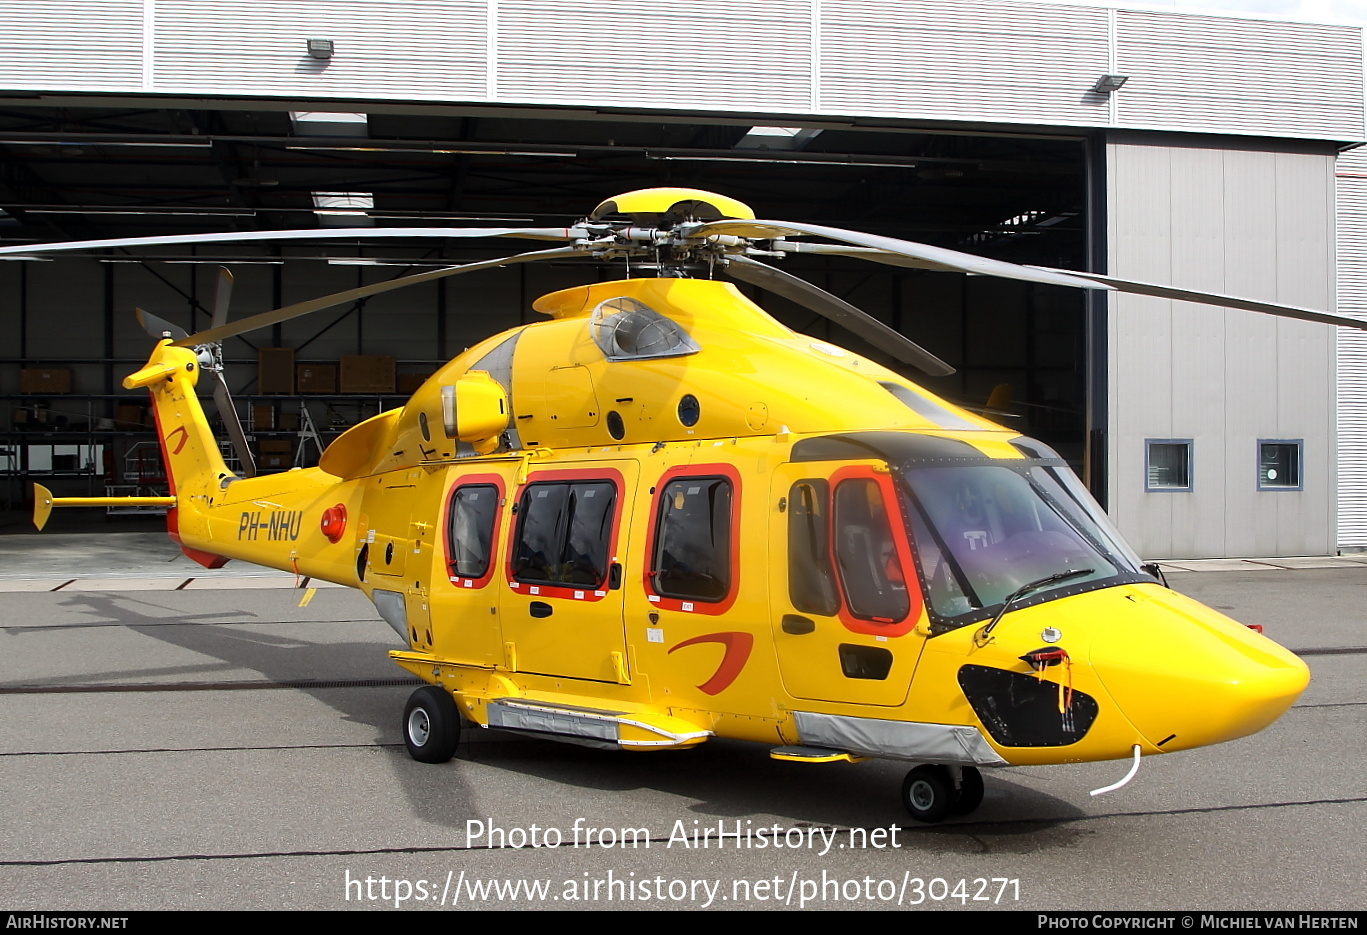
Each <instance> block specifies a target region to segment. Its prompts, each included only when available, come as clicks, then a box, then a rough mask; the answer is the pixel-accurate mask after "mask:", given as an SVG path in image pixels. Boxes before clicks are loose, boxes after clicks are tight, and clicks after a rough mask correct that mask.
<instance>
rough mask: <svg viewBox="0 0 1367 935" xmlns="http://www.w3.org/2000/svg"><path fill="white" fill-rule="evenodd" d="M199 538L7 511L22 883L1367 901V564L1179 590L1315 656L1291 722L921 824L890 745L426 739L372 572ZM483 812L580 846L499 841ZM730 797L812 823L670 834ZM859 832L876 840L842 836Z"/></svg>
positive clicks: (15, 804) (2, 776)
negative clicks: (404, 722) (585, 842)
mask: <svg viewBox="0 0 1367 935" xmlns="http://www.w3.org/2000/svg"><path fill="white" fill-rule="evenodd" d="M110 543H113V545H111V544H110ZM179 562H180V560H179V559H178V558H177V556H176V554H175V552H174V549H173V548H171V547H170V544H169V543H168V542H167V541H166V540H165V538H164V536H160V535H149V534H116V535H113V536H105V537H89V536H81V535H67V536H61V535H59V536H55V537H41V538H40V537H34V536H17V535H16V536H5V537H2V538H0V569H3V571H2V572H0V574H3V577H0V590H4V591H6V592H7V593H3V594H0V607H3V608H4V610H5V613H4V614H3V615H0V641H3V644H4V646H5V650H6V651H5V652H4V653H3V654H0V795H3V797H4V801H5V803H6V815H7V820H6V821H5V822H3V823H0V891H3V892H4V893H5V894H6V895H7V897H8V904H9V906H10V907H11V908H12V909H48V910H55V909H78V908H90V909H104V910H117V909H163V908H165V909H172V908H181V909H199V908H257V909H272V908H317V909H337V908H381V907H383V906H385V905H390V906H392V905H395V904H396V902H397V903H398V904H400V905H403V906H406V907H413V908H419V907H422V908H436V907H439V906H441V905H445V906H450V907H455V906H460V907H469V908H475V907H480V906H490V907H504V908H522V907H555V908H586V909H592V908H598V909H601V908H627V907H642V908H646V907H665V906H678V907H681V908H682V907H688V908H693V907H704V906H729V907H742V906H744V907H754V908H772V907H777V906H791V907H798V906H801V905H802V904H803V903H804V902H805V903H806V906H807V907H808V908H816V907H820V908H835V907H848V906H854V907H861V906H862V907H891V906H896V905H899V903H900V905H902V906H910V905H912V904H914V903H915V902H917V900H918V896H917V894H918V892H920V893H922V894H923V895H921V896H920V897H919V899H920V901H921V902H922V903H923V904H925V905H930V906H935V907H944V908H963V907H967V908H975V907H977V908H983V907H986V908H990V907H993V906H997V907H1001V908H1018V909H1118V908H1151V909H1170V910H1173V909H1343V910H1354V909H1360V907H1361V893H1362V891H1363V887H1364V885H1365V884H1367V869H1364V863H1363V861H1362V860H1361V858H1360V857H1358V858H1354V857H1352V856H1351V855H1352V854H1354V853H1359V851H1360V845H1361V841H1362V840H1363V838H1364V835H1365V834H1367V794H1364V790H1363V785H1362V780H1361V777H1362V775H1363V774H1364V772H1365V771H1367V752H1365V751H1367V721H1364V719H1363V717H1362V712H1363V710H1364V706H1367V678H1364V675H1365V674H1367V673H1364V666H1363V660H1364V656H1365V655H1367V633H1364V629H1363V623H1362V620H1361V615H1360V608H1361V599H1360V595H1361V593H1362V591H1363V589H1364V588H1365V587H1367V566H1364V565H1363V564H1362V563H1358V562H1354V561H1350V560H1338V561H1334V562H1333V564H1334V565H1335V566H1336V567H1290V568H1286V567H1274V566H1273V565H1270V564H1255V563H1246V564H1245V565H1243V566H1236V565H1232V564H1230V563H1225V564H1224V565H1218V566H1217V565H1204V566H1201V565H1196V566H1195V567H1209V568H1212V569H1216V568H1218V569H1221V570H1220V571H1218V572H1217V571H1212V572H1210V573H1202V572H1201V571H1178V570H1177V569H1174V571H1175V572H1176V573H1175V574H1174V575H1173V576H1172V578H1171V579H1170V580H1171V583H1172V584H1173V586H1174V587H1176V588H1177V589H1178V590H1181V591H1184V592H1186V593H1189V594H1192V595H1193V596H1195V597H1197V598H1199V599H1201V600H1204V601H1206V602H1207V603H1209V604H1212V605H1213V606H1216V607H1218V608H1220V609H1222V610H1225V611H1226V612H1228V613H1230V614H1231V615H1233V616H1235V617H1236V618H1238V619H1240V620H1242V621H1244V622H1247V623H1261V624H1263V625H1264V626H1265V627H1266V628H1267V633H1268V635H1270V636H1272V637H1273V638H1275V639H1278V640H1279V641H1281V642H1283V643H1285V644H1286V645H1288V646H1290V647H1292V648H1293V649H1296V650H1297V651H1298V652H1300V653H1301V654H1302V655H1303V656H1305V657H1306V658H1307V661H1308V662H1309V663H1310V665H1311V668H1312V670H1313V672H1314V681H1313V682H1312V684H1311V686H1310V688H1309V690H1308V691H1307V692H1306V694H1305V696H1304V697H1302V699H1301V700H1300V702H1299V703H1298V704H1297V705H1296V706H1295V707H1294V708H1293V709H1292V710H1291V711H1290V712H1289V713H1288V714H1287V715H1286V716H1285V717H1284V718H1282V719H1281V720H1280V721H1279V722H1278V723H1277V724H1275V725H1273V727H1272V728H1270V729H1268V730H1267V731H1264V732H1263V733H1261V734H1258V735H1256V736H1253V737H1249V738H1245V739H1243V740H1240V741H1236V742H1233V743H1230V744H1225V745H1222V746H1219V747H1214V748H1208V749H1203V750H1197V751H1191V752H1187V753H1183V754H1181V755H1180V756H1173V757H1160V758H1156V759H1153V760H1145V761H1144V764H1143V767H1142V768H1141V770H1140V772H1139V775H1138V776H1137V778H1136V779H1135V780H1134V782H1132V783H1131V784H1130V785H1129V786H1127V787H1126V788H1124V789H1122V790H1120V791H1118V792H1115V793H1112V794H1109V795H1105V796H1101V797H1098V798H1090V797H1089V796H1088V794H1087V792H1088V790H1090V789H1093V788H1096V787H1098V786H1101V785H1105V784H1107V783H1110V782H1112V781H1114V780H1116V779H1118V778H1119V777H1120V776H1121V775H1122V774H1123V772H1124V765H1123V764H1120V763H1101V764H1085V765H1077V766H1067V767H1049V768H1039V769H1035V768H1030V769H1013V770H1003V771H996V772H990V773H989V774H988V776H987V794H986V799H985V802H984V804H983V807H982V808H981V809H980V810H979V811H978V812H977V813H975V814H974V815H973V816H972V818H971V819H970V820H956V821H951V822H947V823H946V824H943V825H940V826H934V827H927V826H917V825H912V824H910V823H909V822H907V821H906V818H905V814H904V813H903V811H902V808H901V806H900V804H899V802H898V795H897V790H898V788H899V782H900V779H901V776H902V773H903V769H902V768H900V767H898V766H897V765H896V764H893V763H888V762H868V763H864V764H861V765H859V766H849V765H843V766H842V765H830V766H815V767H801V766H796V765H793V764H783V763H778V762H775V761H771V760H769V759H768V758H767V757H766V756H765V755H764V751H763V749H761V748H759V747H755V746H753V745H746V744H738V743H729V742H713V743H708V744H705V745H703V746H702V747H700V748H698V749H697V750H694V751H691V752H687V753H675V754H658V755H654V756H650V755H641V756H633V755H630V754H616V753H603V752H599V751H593V750H587V749H581V748H577V747H571V746H562V745H557V744H552V743H547V742H537V741H524V740H521V739H513V738H509V737H507V736H500V735H498V734H496V733H492V732H490V733H486V732H482V731H481V732H477V736H475V737H474V738H472V742H470V743H468V744H466V745H464V746H463V747H462V749H461V751H460V753H458V755H457V757H456V759H455V760H453V761H452V762H450V763H448V764H445V765H442V766H424V765H422V764H419V763H415V762H413V761H412V760H410V759H409V758H408V756H407V754H406V752H405V751H404V749H403V744H402V742H401V738H400V734H399V720H400V717H399V714H400V712H401V710H402V707H403V703H404V700H405V698H406V696H407V694H408V692H409V688H408V687H407V682H406V679H405V678H404V677H403V674H402V673H401V672H399V671H398V670H396V669H394V668H393V667H392V666H391V665H390V664H389V662H388V661H387V660H386V658H385V652H386V650H388V649H389V648H391V647H392V646H393V643H394V641H393V637H392V634H391V632H390V631H389V629H388V627H387V626H386V625H385V624H383V623H382V622H380V621H379V620H378V619H377V617H376V615H375V614H374V611H373V608H372V607H371V606H370V604H369V603H368V602H366V601H365V600H364V598H362V597H361V596H360V595H359V594H357V593H356V592H353V591H350V590H347V589H342V588H330V589H326V590H320V591H318V592H317V593H316V594H315V595H314V596H313V599H312V600H311V601H310V602H309V603H308V604H307V606H304V607H300V606H299V603H300V597H299V594H298V593H296V592H294V591H291V590H287V589H288V588H290V587H291V586H292V585H293V584H294V581H293V579H292V577H291V576H282V575H280V574H278V573H269V574H266V573H264V572H263V571H262V570H253V569H252V568H251V567H250V566H245V567H243V566H239V567H237V568H236V569H234V566H233V565H229V566H228V568H226V569H224V570H222V571H221V572H216V573H207V572H204V571H203V570H202V569H198V568H197V566H193V565H189V564H188V563H186V564H185V566H184V567H182V566H181V565H180V564H179ZM1320 563H1321V564H1324V563H1325V562H1324V561H1321V562H1320ZM1193 564H1194V565H1195V563H1193ZM1301 564H1302V566H1304V565H1306V564H1313V563H1309V562H1303V563H1301ZM1231 568H1233V569H1235V570H1229V569H1231ZM230 571H235V573H234V574H229V573H228V572H230ZM206 585H208V586H207V587H206ZM229 589H231V592H232V593H231V596H230V597H228V599H226V600H225V594H223V593H222V592H223V591H225V590H229ZM478 735H482V736H478ZM471 822H482V823H484V825H485V826H486V827H488V826H498V827H500V828H502V829H504V830H505V831H509V830H511V829H523V830H524V831H531V829H532V828H533V826H536V827H537V828H539V829H543V833H544V829H547V828H551V827H554V828H557V829H559V830H560V831H561V833H562V835H563V841H564V843H563V844H562V846H560V847H553V848H548V847H531V846H528V847H519V848H511V847H510V848H495V849H486V848H485V847H484V846H482V845H483V844H484V843H485V839H481V838H478V837H475V836H474V835H473V834H472V832H474V831H477V830H478V826H476V825H472V824H470V823H471ZM695 822H696V825H695ZM737 823H739V826H740V827H741V828H742V829H745V828H751V829H757V828H761V827H763V828H773V827H775V826H777V827H778V828H779V829H781V830H782V831H783V832H785V833H784V835H783V837H784V839H785V840H791V841H797V839H799V838H801V839H802V840H803V841H804V842H806V843H803V844H801V845H797V844H794V846H791V847H783V848H778V847H772V846H771V847H767V848H764V849H759V848H756V847H751V848H745V847H740V848H737V847H735V846H734V845H732V844H728V846H727V847H725V848H724V849H720V850H719V849H717V848H716V846H715V839H714V841H713V844H712V846H711V847H709V848H707V849H702V848H693V847H688V846H685V845H684V844H683V843H681V842H680V840H679V839H678V836H677V834H675V833H676V832H677V831H678V830H679V829H682V830H684V831H687V832H689V833H690V834H691V832H692V831H693V829H694V828H695V827H696V828H712V829H715V828H717V827H718V825H719V824H720V825H722V826H723V827H724V828H725V829H726V830H728V831H729V830H732V829H734V828H735V827H736V826H737ZM576 826H577V827H578V828H579V829H580V831H581V840H582V836H583V835H586V832H585V831H584V829H587V828H595V829H607V830H612V831H613V832H614V837H616V836H617V832H618V831H619V830H620V829H627V828H645V829H648V831H649V834H650V837H649V845H648V846H646V845H645V844H644V843H641V844H638V845H637V846H635V847H622V846H612V847H609V846H605V845H606V840H607V839H606V834H605V832H603V831H602V830H600V831H599V833H598V843H596V844H595V846H592V847H572V846H570V841H571V834H572V833H573V830H574V829H575V828H576ZM860 828H862V829H869V831H870V832H872V831H873V830H874V829H883V830H884V837H882V838H881V839H876V838H872V837H871V838H870V839H869V841H868V843H867V845H866V846H853V847H852V846H848V845H849V844H850V843H851V838H850V831H849V829H860ZM890 829H896V832H895V835H896V837H895V841H896V846H895V847H894V846H891V845H892V843H893V840H894V832H893V831H892V830H890ZM672 835H673V836H674V837H675V839H674V840H673V841H672V842H671V840H670V839H671V836H672ZM826 835H830V836H831V837H830V838H829V840H830V842H831V844H830V847H829V849H828V850H827V849H825V848H826V841H827V840H828V839H827V837H826ZM874 840H881V842H882V843H883V845H884V846H882V847H878V846H875V845H874V844H873V843H872V842H873V841H874ZM1001 879H1005V880H1007V881H1016V882H1014V883H1012V882H1008V883H1006V884H1003V883H1001V882H1000V880H1001ZM367 880H369V881H370V882H367ZM917 880H919V881H921V882H920V884H919V887H920V889H918V883H917V882H916V881H917ZM937 880H938V881H941V882H935V881H937ZM960 880H964V881H966V882H965V883H964V884H963V885H961V886H960V885H959V881H960ZM977 880H983V881H984V882H983V883H982V884H979V883H977V882H975V881H977ZM381 881H383V882H381ZM657 881H658V882H657ZM852 881H857V882H852ZM889 881H890V882H889ZM647 883H648V885H647ZM492 884H496V885H497V886H501V887H505V888H506V889H504V890H501V891H500V890H490V889H487V887H488V886H490V885H492ZM543 884H544V885H545V886H546V887H547V890H546V892H545V893H544V894H542V893H540V892H538V891H536V890H535V887H539V886H541V885H543ZM880 884H882V886H881V888H880ZM614 885H615V887H616V888H613V886H614ZM594 886H597V887H598V889H597V890H596V891H594V890H593V889H592V887H594ZM512 887H519V888H518V889H516V891H514V890H513V889H512ZM528 887H533V889H528ZM671 887H672V889H671ZM586 888H588V892H587V893H586V892H585V889H586ZM856 891H857V892H856ZM889 894H892V895H889ZM420 896H425V898H420ZM439 897H440V899H439ZM809 897H810V898H809Z"/></svg>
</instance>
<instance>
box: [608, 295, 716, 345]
mask: <svg viewBox="0 0 1367 935" xmlns="http://www.w3.org/2000/svg"><path fill="white" fill-rule="evenodd" d="M591 327H592V329H593V341H594V343H595V344H597V345H598V349H599V350H600V351H602V352H603V356H605V357H606V358H607V359H608V360H651V359H653V358H657V357H682V356H683V355H685V354H696V353H697V352H698V351H699V350H701V348H699V347H698V345H697V344H696V343H694V341H693V339H692V338H690V337H689V336H688V334H687V333H686V332H685V331H684V330H683V328H681V327H680V326H679V325H678V323H677V322H674V321H671V320H670V319H668V318H666V317H665V316H663V315H661V314H660V313H659V312H657V311H655V310H654V309H652V308H650V306H648V305H645V304H644V303H642V302H638V301H637V300H636V299H628V298H625V297H624V298H617V299H608V300H606V301H604V302H599V303H598V306H597V308H595V309H594V310H593V320H592V325H591Z"/></svg>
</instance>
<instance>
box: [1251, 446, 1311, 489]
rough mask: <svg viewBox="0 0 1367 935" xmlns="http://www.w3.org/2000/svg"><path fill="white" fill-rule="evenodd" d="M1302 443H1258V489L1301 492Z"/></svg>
mask: <svg viewBox="0 0 1367 935" xmlns="http://www.w3.org/2000/svg"><path fill="white" fill-rule="evenodd" d="M1301 444H1302V443H1301V441H1300V440H1299V439H1297V440H1295V441H1260V442H1258V489H1259V490H1301V489H1302V484H1301Z"/></svg>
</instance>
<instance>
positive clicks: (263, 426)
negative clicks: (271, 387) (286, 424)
mask: <svg viewBox="0 0 1367 935" xmlns="http://www.w3.org/2000/svg"><path fill="white" fill-rule="evenodd" d="M252 428H254V429H256V430H257V431H258V432H262V431H270V430H271V429H273V428H275V406H274V405H273V404H271V403H252Z"/></svg>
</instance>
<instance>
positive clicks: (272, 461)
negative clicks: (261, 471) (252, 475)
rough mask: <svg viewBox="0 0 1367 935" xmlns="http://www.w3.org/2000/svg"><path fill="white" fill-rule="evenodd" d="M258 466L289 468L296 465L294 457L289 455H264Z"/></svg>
mask: <svg viewBox="0 0 1367 935" xmlns="http://www.w3.org/2000/svg"><path fill="white" fill-rule="evenodd" d="M257 467H263V468H289V467H294V459H293V458H291V457H290V456H289V455H262V456H261V458H260V464H258V465H257Z"/></svg>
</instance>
